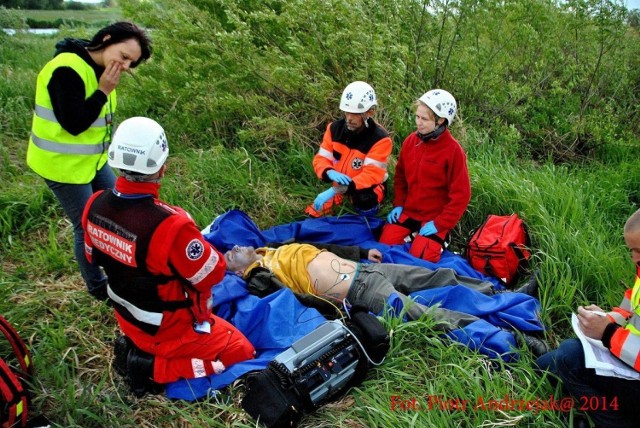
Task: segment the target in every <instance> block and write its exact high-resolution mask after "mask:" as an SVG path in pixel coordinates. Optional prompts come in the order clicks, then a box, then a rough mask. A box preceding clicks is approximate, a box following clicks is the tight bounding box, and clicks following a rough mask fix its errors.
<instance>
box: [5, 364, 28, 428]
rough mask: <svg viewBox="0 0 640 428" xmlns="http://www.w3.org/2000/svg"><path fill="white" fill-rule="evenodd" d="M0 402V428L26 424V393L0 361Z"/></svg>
mask: <svg viewBox="0 0 640 428" xmlns="http://www.w3.org/2000/svg"><path fill="white" fill-rule="evenodd" d="M0 399H1V400H0V401H2V405H3V408H2V409H1V410H2V414H1V415H2V420H1V421H0V422H1V423H2V428H10V427H13V426H14V425H15V424H16V423H18V422H19V423H20V426H23V427H24V426H26V424H27V410H28V409H27V406H28V404H27V392H26V391H25V390H24V388H23V387H22V384H21V383H20V380H19V379H18V378H17V377H16V375H15V374H14V373H13V372H12V371H11V368H9V366H8V365H7V363H5V362H4V360H2V359H0Z"/></svg>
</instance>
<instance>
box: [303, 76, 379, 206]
mask: <svg viewBox="0 0 640 428" xmlns="http://www.w3.org/2000/svg"><path fill="white" fill-rule="evenodd" d="M377 105H378V99H377V98H376V93H375V91H374V90H373V88H372V87H371V85H369V84H368V83H365V82H361V81H356V82H352V83H350V84H349V85H347V87H346V88H345V89H344V91H343V93H342V97H341V99H340V110H342V111H343V112H344V118H343V119H340V120H337V121H335V122H332V123H330V124H329V125H328V126H327V130H326V131H325V133H324V137H323V138H322V143H321V144H320V150H318V153H317V154H316V155H315V157H314V158H313V169H314V171H315V173H316V175H317V176H318V178H320V179H321V180H322V181H324V182H327V183H331V187H329V188H328V189H327V190H325V191H323V192H321V193H320V194H318V196H317V197H316V199H315V200H314V201H313V203H312V204H310V205H309V206H308V207H307V208H306V210H305V213H306V214H308V215H310V216H312V217H321V216H323V215H324V214H327V213H329V212H330V211H331V207H333V206H334V205H338V204H340V203H342V200H343V198H344V195H346V196H347V197H348V198H349V199H350V200H351V203H352V205H353V207H354V209H355V210H356V211H358V212H359V213H360V214H363V215H375V214H376V213H377V212H378V209H379V208H380V203H381V202H382V199H383V198H384V184H383V183H384V182H385V181H386V179H387V177H388V174H387V160H388V158H389V155H390V154H391V149H392V142H391V138H389V133H388V132H387V131H386V129H384V128H383V127H382V126H380V125H379V124H378V123H376V122H375V121H374V120H373V117H372V116H373V114H374V112H375V107H376V106H377Z"/></svg>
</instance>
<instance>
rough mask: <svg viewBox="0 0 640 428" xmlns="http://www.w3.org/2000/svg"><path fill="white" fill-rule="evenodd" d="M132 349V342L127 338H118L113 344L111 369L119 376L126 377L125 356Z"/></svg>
mask: <svg viewBox="0 0 640 428" xmlns="http://www.w3.org/2000/svg"><path fill="white" fill-rule="evenodd" d="M132 348H133V342H132V341H131V339H129V338H128V337H127V336H124V335H123V336H118V338H117V339H116V340H115V341H114V342H113V363H112V366H113V369H114V370H115V371H116V373H118V374H119V375H120V376H123V377H124V376H127V356H128V355H129V351H130V350H131V349H132Z"/></svg>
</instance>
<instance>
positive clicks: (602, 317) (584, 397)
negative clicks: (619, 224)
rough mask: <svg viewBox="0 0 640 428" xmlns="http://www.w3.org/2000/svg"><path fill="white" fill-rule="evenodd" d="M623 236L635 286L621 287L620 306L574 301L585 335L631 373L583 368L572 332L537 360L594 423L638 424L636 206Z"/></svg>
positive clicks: (639, 239)
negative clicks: (606, 307) (607, 308)
mask: <svg viewBox="0 0 640 428" xmlns="http://www.w3.org/2000/svg"><path fill="white" fill-rule="evenodd" d="M624 241H625V243H626V245H627V248H629V250H630V251H631V259H632V260H633V263H634V264H635V265H636V280H635V283H634V285H633V287H631V288H629V289H628V290H627V291H626V292H625V293H624V297H623V299H622V302H621V303H620V306H619V307H614V308H613V309H612V310H611V311H609V312H605V311H603V310H602V309H600V308H599V307H598V306H596V305H589V306H585V307H583V306H578V310H577V315H576V316H577V321H578V326H579V327H580V330H582V332H583V333H584V335H585V336H586V337H587V338H588V340H589V341H590V342H592V343H594V344H595V345H594V346H597V347H599V348H601V349H600V350H599V351H600V352H602V351H604V352H607V354H608V355H609V356H610V357H611V359H612V361H614V362H615V361H616V360H619V361H618V362H619V363H620V364H619V366H621V367H624V368H626V369H628V372H629V373H630V374H631V375H632V376H630V377H626V378H625V377H621V376H620V377H619V376H614V375H602V374H599V373H598V372H596V370H595V369H593V368H587V367H586V364H585V351H584V349H583V345H582V343H581V342H580V339H575V338H574V339H568V340H565V341H564V342H562V343H561V344H560V346H559V347H558V349H556V350H554V351H551V352H549V353H547V354H545V355H543V356H541V357H540V358H538V360H537V361H536V364H537V366H538V368H540V369H541V370H545V371H549V372H551V373H553V374H554V375H556V376H557V377H558V378H560V380H561V381H562V384H563V387H564V390H565V391H566V392H567V393H568V394H570V395H571V396H572V397H573V398H574V399H575V400H576V403H577V405H578V406H580V408H581V409H582V410H584V411H586V412H587V413H588V414H589V416H590V417H591V419H592V420H593V421H594V422H595V424H596V426H597V427H616V428H619V427H639V426H640V412H639V411H638V409H640V374H639V373H638V372H640V210H638V211H636V212H635V213H634V214H633V215H631V217H629V219H628V220H627V222H626V224H625V225H624ZM607 350H608V351H607ZM622 363H624V364H622ZM550 379H554V378H551V377H550ZM574 426H576V425H575V424H574ZM584 426H588V425H584Z"/></svg>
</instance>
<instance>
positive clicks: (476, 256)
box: [465, 214, 531, 285]
mask: <svg viewBox="0 0 640 428" xmlns="http://www.w3.org/2000/svg"><path fill="white" fill-rule="evenodd" d="M528 247H529V234H528V232H527V228H526V226H525V224H524V222H523V221H522V219H520V218H519V217H518V214H511V215H508V216H499V215H493V214H490V215H489V216H488V217H487V219H486V220H485V222H484V223H483V224H482V225H481V226H480V227H479V228H478V229H476V230H475V232H474V233H473V235H472V236H471V239H470V240H469V243H468V244H467V248H466V251H465V254H466V257H467V260H469V262H470V263H471V266H472V267H473V268H474V269H476V270H478V271H480V272H482V273H484V274H485V275H490V276H493V277H496V278H498V279H499V280H501V281H502V282H503V283H504V284H505V285H511V284H513V282H514V281H515V280H516V279H517V277H518V274H519V273H520V271H521V270H522V269H523V268H525V267H526V266H527V264H528V262H529V258H530V257H531V252H530V251H529V248H528Z"/></svg>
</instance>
